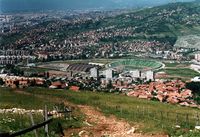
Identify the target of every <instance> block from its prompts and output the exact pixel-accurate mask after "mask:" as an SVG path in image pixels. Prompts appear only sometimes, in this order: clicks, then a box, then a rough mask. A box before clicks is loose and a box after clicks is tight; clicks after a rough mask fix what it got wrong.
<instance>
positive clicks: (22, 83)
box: [0, 75, 45, 88]
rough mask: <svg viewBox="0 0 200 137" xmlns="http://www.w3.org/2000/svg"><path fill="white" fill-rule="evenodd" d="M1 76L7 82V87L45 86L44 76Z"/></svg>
mask: <svg viewBox="0 0 200 137" xmlns="http://www.w3.org/2000/svg"><path fill="white" fill-rule="evenodd" d="M0 78H1V79H2V80H3V82H4V83H5V86H6V87H11V88H17V87H20V88H25V87H29V86H31V85H38V86H43V85H44V84H45V79H43V78H34V77H33V78H30V77H20V76H7V75H0Z"/></svg>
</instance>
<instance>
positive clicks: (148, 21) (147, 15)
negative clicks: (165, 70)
mask: <svg viewBox="0 0 200 137" xmlns="http://www.w3.org/2000/svg"><path fill="white" fill-rule="evenodd" d="M96 25H97V24H96ZM96 25H94V26H95V27H97V26H96ZM199 25H200V3H199V2H190V3H173V4H168V5H164V6H159V7H154V8H147V9H144V10H140V11H137V12H131V13H128V14H123V15H120V16H117V17H114V18H107V19H105V20H103V21H100V22H98V26H99V27H105V26H107V27H108V26H112V28H113V29H117V28H129V27H132V28H133V30H134V35H133V37H132V38H131V39H146V40H158V41H161V42H169V43H171V44H172V45H173V44H174V43H175V42H176V40H177V38H178V37H179V36H184V35H189V34H190V35H191V34H194V35H198V34H199V32H200V26H199ZM127 39H130V37H129V38H127Z"/></svg>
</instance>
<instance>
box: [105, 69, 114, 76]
mask: <svg viewBox="0 0 200 137" xmlns="http://www.w3.org/2000/svg"><path fill="white" fill-rule="evenodd" d="M105 72H106V79H112V78H113V70H112V69H111V68H109V69H107V70H106V71H105Z"/></svg>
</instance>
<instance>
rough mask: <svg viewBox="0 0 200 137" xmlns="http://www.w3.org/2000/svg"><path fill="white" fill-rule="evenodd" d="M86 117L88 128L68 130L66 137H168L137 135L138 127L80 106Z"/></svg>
mask: <svg viewBox="0 0 200 137" xmlns="http://www.w3.org/2000/svg"><path fill="white" fill-rule="evenodd" d="M78 107H79V108H80V110H81V111H82V112H83V113H84V114H85V115H86V120H85V124H86V126H85V127H83V128H80V129H72V130H70V129H69V130H66V131H65V135H66V137H70V136H72V135H73V133H77V135H79V136H81V137H103V136H109V137H152V136H154V137H167V135H143V134H141V133H135V131H136V130H137V128H138V127H137V126H134V127H133V126H131V125H130V124H129V123H128V122H126V121H124V120H119V119H117V118H116V117H115V116H108V117H106V116H104V115H103V114H102V113H101V112H99V111H97V110H95V109H94V108H92V107H90V106H83V105H79V106H78Z"/></svg>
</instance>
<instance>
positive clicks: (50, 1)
mask: <svg viewBox="0 0 200 137" xmlns="http://www.w3.org/2000/svg"><path fill="white" fill-rule="evenodd" d="M186 1H192V0H177V2H186ZM171 2H175V0H0V7H1V11H2V12H12V11H15V12H16V11H37V10H68V9H75V10H78V9H103V10H110V9H117V8H141V7H149V6H150V7H152V6H158V5H162V4H166V3H171Z"/></svg>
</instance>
